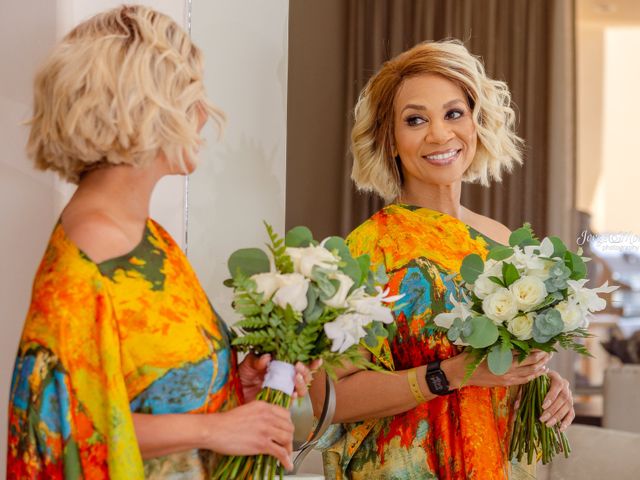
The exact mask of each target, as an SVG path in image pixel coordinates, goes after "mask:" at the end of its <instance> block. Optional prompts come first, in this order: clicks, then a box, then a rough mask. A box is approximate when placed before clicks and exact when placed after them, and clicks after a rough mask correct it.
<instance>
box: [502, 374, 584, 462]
mask: <svg viewBox="0 0 640 480" xmlns="http://www.w3.org/2000/svg"><path fill="white" fill-rule="evenodd" d="M548 390H549V377H548V376H546V375H542V376H540V377H538V378H536V379H535V380H532V381H531V382H529V383H527V384H526V385H524V386H523V387H522V392H521V400H520V407H519V408H518V410H517V412H516V418H515V422H514V425H513V434H512V436H511V444H510V446H509V457H510V458H511V459H517V460H518V461H522V459H523V458H524V456H525V455H526V456H527V463H529V465H531V464H532V463H534V456H535V461H536V462H537V461H539V460H542V463H543V464H545V465H546V464H547V463H549V462H550V461H551V460H552V459H553V457H554V456H555V455H556V454H558V453H563V454H564V456H565V458H567V457H569V453H571V448H570V447H569V441H568V440H567V437H566V436H565V434H564V433H563V432H561V431H560V427H559V426H558V425H554V426H553V427H547V426H546V425H545V424H544V423H542V422H541V421H540V420H539V418H540V416H541V415H542V402H543V401H544V397H545V396H546V395H547V391H548Z"/></svg>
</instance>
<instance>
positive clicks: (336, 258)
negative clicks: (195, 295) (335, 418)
mask: <svg viewBox="0 0 640 480" xmlns="http://www.w3.org/2000/svg"><path fill="white" fill-rule="evenodd" d="M266 227H267V233H268V235H269V239H270V244H269V245H268V250H269V252H270V256H269V255H267V253H266V252H264V251H263V250H261V249H258V248H245V249H241V250H238V251H236V252H234V253H233V254H232V255H231V257H230V258H229V262H228V265H229V272H230V273H231V276H232V278H231V279H229V280H227V281H226V282H225V285H227V286H230V287H232V288H233V289H234V302H233V308H234V310H235V311H236V312H238V313H239V314H240V315H241V316H242V319H241V320H240V321H239V322H237V323H236V324H235V326H234V327H235V329H236V331H237V332H239V333H240V335H239V336H237V337H236V338H234V340H233V341H232V344H233V345H234V346H235V347H236V349H237V350H240V351H251V352H255V353H257V354H263V353H271V354H272V357H273V358H274V360H273V361H272V362H271V363H270V365H269V368H268V371H267V375H266V377H265V380H264V383H263V386H262V390H261V391H260V393H259V394H258V397H257V398H258V400H264V401H266V402H269V403H271V404H275V405H279V406H282V407H285V408H289V406H290V402H291V395H292V393H293V390H294V375H295V370H294V367H293V365H294V364H295V363H296V362H298V361H300V362H304V363H308V362H310V361H312V360H314V359H317V358H322V359H323V365H324V368H325V369H326V370H327V372H328V373H329V374H330V375H332V372H333V370H334V368H335V367H339V366H340V365H341V364H342V362H343V361H345V360H347V361H349V362H351V363H353V364H355V365H356V366H359V367H361V368H364V367H369V368H377V367H375V366H374V365H373V364H371V363H370V362H368V361H366V360H364V358H363V357H362V356H361V355H360V354H359V352H358V344H359V343H360V342H361V341H363V342H365V343H366V344H367V345H368V346H369V347H372V348H374V347H375V346H376V345H379V344H380V343H381V340H382V339H384V338H387V336H389V335H391V334H393V329H394V327H395V323H394V322H393V316H392V314H391V310H390V309H389V308H388V307H387V306H386V305H385V304H387V303H390V302H395V301H396V300H398V299H399V298H400V297H399V296H394V297H389V296H387V293H388V292H383V291H382V289H381V288H380V287H379V286H377V285H384V284H385V283H386V282H387V277H386V274H385V272H384V269H379V270H378V271H377V272H375V273H374V272H372V271H371V270H370V260H369V256H368V255H362V256H360V257H357V258H353V257H352V256H351V254H350V253H349V249H348V248H347V246H346V245H345V242H344V240H343V239H342V238H340V237H330V238H328V239H326V240H324V241H323V242H322V243H320V244H318V242H316V241H315V240H314V239H313V237H312V235H311V232H310V231H309V229H307V228H306V227H296V228H294V229H292V230H290V231H289V232H288V233H287V234H286V236H285V238H284V239H282V238H279V237H278V235H276V234H275V233H274V232H273V229H272V228H271V227H270V226H269V225H266ZM282 473H283V467H282V466H281V465H279V464H278V462H277V460H276V459H275V458H273V457H270V456H268V455H257V456H249V457H245V456H231V457H226V458H224V459H222V461H221V462H220V463H219V465H218V467H217V469H216V471H215V472H214V475H213V478H214V479H254V478H255V479H260V480H262V479H264V478H269V479H273V478H274V476H275V475H276V474H279V475H280V476H282Z"/></svg>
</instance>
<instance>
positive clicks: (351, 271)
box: [340, 257, 362, 288]
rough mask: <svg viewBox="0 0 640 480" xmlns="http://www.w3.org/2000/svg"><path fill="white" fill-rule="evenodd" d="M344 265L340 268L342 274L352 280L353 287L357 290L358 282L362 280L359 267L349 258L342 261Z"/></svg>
mask: <svg viewBox="0 0 640 480" xmlns="http://www.w3.org/2000/svg"><path fill="white" fill-rule="evenodd" d="M343 262H344V265H343V266H341V267H340V270H341V271H342V273H344V274H345V275H346V276H348V277H349V278H351V280H353V286H354V287H355V288H358V287H359V286H360V280H361V278H362V270H360V265H359V264H358V262H357V261H356V260H354V259H353V257H349V258H347V259H344V260H343Z"/></svg>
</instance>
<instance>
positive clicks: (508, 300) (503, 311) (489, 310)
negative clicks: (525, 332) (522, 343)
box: [482, 288, 518, 325]
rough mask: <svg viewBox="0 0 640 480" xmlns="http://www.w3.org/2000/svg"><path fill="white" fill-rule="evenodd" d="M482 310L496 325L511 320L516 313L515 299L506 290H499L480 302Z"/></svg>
mask: <svg viewBox="0 0 640 480" xmlns="http://www.w3.org/2000/svg"><path fill="white" fill-rule="evenodd" d="M482 310H483V311H484V313H485V315H486V316H487V317H489V318H490V319H491V320H493V323H495V324H496V325H501V324H502V323H503V322H506V321H507V320H511V319H512V318H513V317H515V316H516V314H517V313H518V305H517V304H516V299H515V298H514V297H513V295H511V292H510V291H509V290H507V289H506V288H500V289H499V290H498V291H497V292H495V293H492V294H491V295H489V296H488V297H487V298H485V299H484V300H483V301H482Z"/></svg>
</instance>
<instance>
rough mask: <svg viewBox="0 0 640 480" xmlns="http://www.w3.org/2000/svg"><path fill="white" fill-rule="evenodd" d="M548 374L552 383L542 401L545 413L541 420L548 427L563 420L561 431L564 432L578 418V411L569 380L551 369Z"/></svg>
mask: <svg viewBox="0 0 640 480" xmlns="http://www.w3.org/2000/svg"><path fill="white" fill-rule="evenodd" d="M547 375H548V376H549V379H550V380H551V385H550V386H549V391H548V392H547V396H546V397H544V401H543V402H542V409H543V413H542V415H541V416H540V421H541V422H544V423H545V424H546V425H547V426H548V427H552V426H553V425H555V424H557V423H558V422H561V424H560V431H562V432H564V431H565V430H566V429H567V427H568V426H569V425H571V422H573V419H574V418H576V412H575V410H574V409H573V395H572V393H571V389H570V388H569V382H568V381H567V380H565V379H564V378H562V377H561V376H560V374H559V373H558V372H554V371H550V372H549V373H547Z"/></svg>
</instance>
